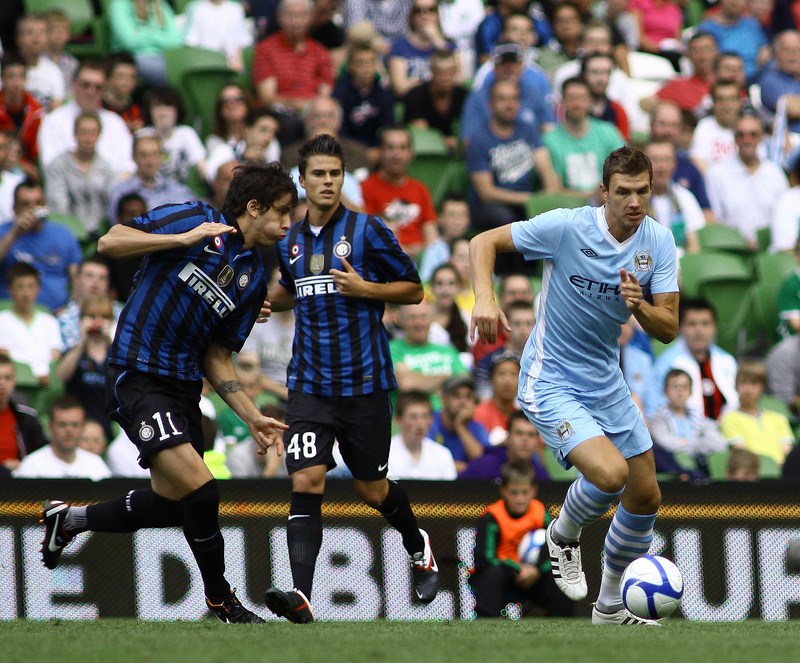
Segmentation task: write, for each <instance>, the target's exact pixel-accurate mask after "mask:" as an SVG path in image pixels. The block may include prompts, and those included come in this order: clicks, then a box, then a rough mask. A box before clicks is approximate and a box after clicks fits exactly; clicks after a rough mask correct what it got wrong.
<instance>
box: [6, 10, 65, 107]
mask: <svg viewBox="0 0 800 663" xmlns="http://www.w3.org/2000/svg"><path fill="white" fill-rule="evenodd" d="M16 41H17V49H18V50H19V54H20V57H22V59H23V60H25V64H26V65H27V72H26V74H25V89H26V90H27V91H28V92H30V93H31V94H32V95H33V96H34V97H36V100H37V101H38V102H39V103H40V104H41V105H42V107H43V108H44V109H45V112H50V111H52V110H53V109H54V108H56V107H57V106H59V105H60V104H61V102H62V101H63V100H64V97H65V96H66V81H65V80H64V74H63V72H62V71H61V68H60V67H59V66H58V65H57V64H56V63H55V62H53V61H52V60H50V59H48V58H46V57H43V56H44V54H45V51H46V50H47V22H46V21H45V20H44V18H43V17H42V16H37V15H35V14H25V15H23V16H21V17H20V19H19V20H18V21H17V27H16Z"/></svg>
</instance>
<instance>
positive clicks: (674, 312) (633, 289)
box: [619, 269, 680, 343]
mask: <svg viewBox="0 0 800 663" xmlns="http://www.w3.org/2000/svg"><path fill="white" fill-rule="evenodd" d="M619 284H620V294H621V295H622V298H623V299H624V300H625V305H626V306H627V307H628V309H629V310H630V312H631V313H633V315H634V317H635V318H636V319H637V320H638V321H639V324H640V325H641V326H642V329H644V331H645V332H646V333H647V334H648V335H650V336H652V337H653V338H656V339H658V340H659V341H661V342H662V343H669V342H671V341H672V340H673V339H674V338H675V336H676V335H677V334H678V303H679V301H680V295H679V293H677V292H665V293H660V294H657V295H653V303H652V304H650V303H648V302H646V301H645V299H644V294H643V292H642V287H641V286H640V285H639V281H638V280H637V279H636V277H635V276H634V275H633V274H631V273H630V272H629V271H627V270H626V269H621V270H619Z"/></svg>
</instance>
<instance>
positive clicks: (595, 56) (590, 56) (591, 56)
mask: <svg viewBox="0 0 800 663" xmlns="http://www.w3.org/2000/svg"><path fill="white" fill-rule="evenodd" d="M589 60H607V61H608V62H610V63H611V69H612V70H613V69H614V64H615V63H614V57H613V56H612V55H611V53H587V54H586V55H584V56H583V57H582V58H581V77H583V78H586V67H587V62H589Z"/></svg>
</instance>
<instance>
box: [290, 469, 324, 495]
mask: <svg viewBox="0 0 800 663" xmlns="http://www.w3.org/2000/svg"><path fill="white" fill-rule="evenodd" d="M291 478H292V492H293V493H317V494H321V493H323V492H325V475H324V474H323V475H322V476H321V477H320V476H316V474H310V473H305V472H303V471H300V472H295V473H294V474H292V477H291Z"/></svg>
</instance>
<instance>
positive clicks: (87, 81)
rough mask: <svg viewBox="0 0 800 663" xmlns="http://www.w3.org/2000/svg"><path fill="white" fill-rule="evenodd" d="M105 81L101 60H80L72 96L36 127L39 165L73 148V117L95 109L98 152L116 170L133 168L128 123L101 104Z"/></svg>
mask: <svg viewBox="0 0 800 663" xmlns="http://www.w3.org/2000/svg"><path fill="white" fill-rule="evenodd" d="M54 66H55V65H54ZM105 84H106V69H105V65H104V64H103V63H102V62H101V61H100V60H84V61H82V62H81V63H80V65H79V66H78V70H77V71H76V72H75V81H74V83H73V85H72V88H73V94H74V97H73V99H72V100H71V101H70V102H69V103H67V104H65V105H64V106H61V107H60V108H57V109H56V110H54V111H53V112H51V113H48V114H47V115H46V116H45V117H44V119H43V120H42V126H41V127H40V128H39V138H38V143H39V159H40V161H41V163H42V166H47V165H48V164H49V163H50V162H51V161H53V159H55V158H56V157H57V156H59V155H61V154H64V153H65V152H69V151H70V150H74V149H75V148H76V143H75V126H74V125H75V118H77V117H78V115H79V114H80V113H81V112H95V113H97V114H98V115H99V116H100V124H101V132H100V138H99V140H98V141H97V154H98V155H100V156H101V157H102V158H103V159H104V160H105V161H107V162H108V163H110V164H111V165H112V166H113V167H114V170H115V171H116V173H117V174H120V173H132V172H133V171H134V170H135V165H134V163H133V160H132V154H133V136H131V132H130V131H129V130H128V125H126V124H125V120H123V119H122V118H121V117H120V116H119V115H117V114H116V113H114V112H113V111H110V110H106V109H104V108H103V87H104V86H105Z"/></svg>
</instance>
